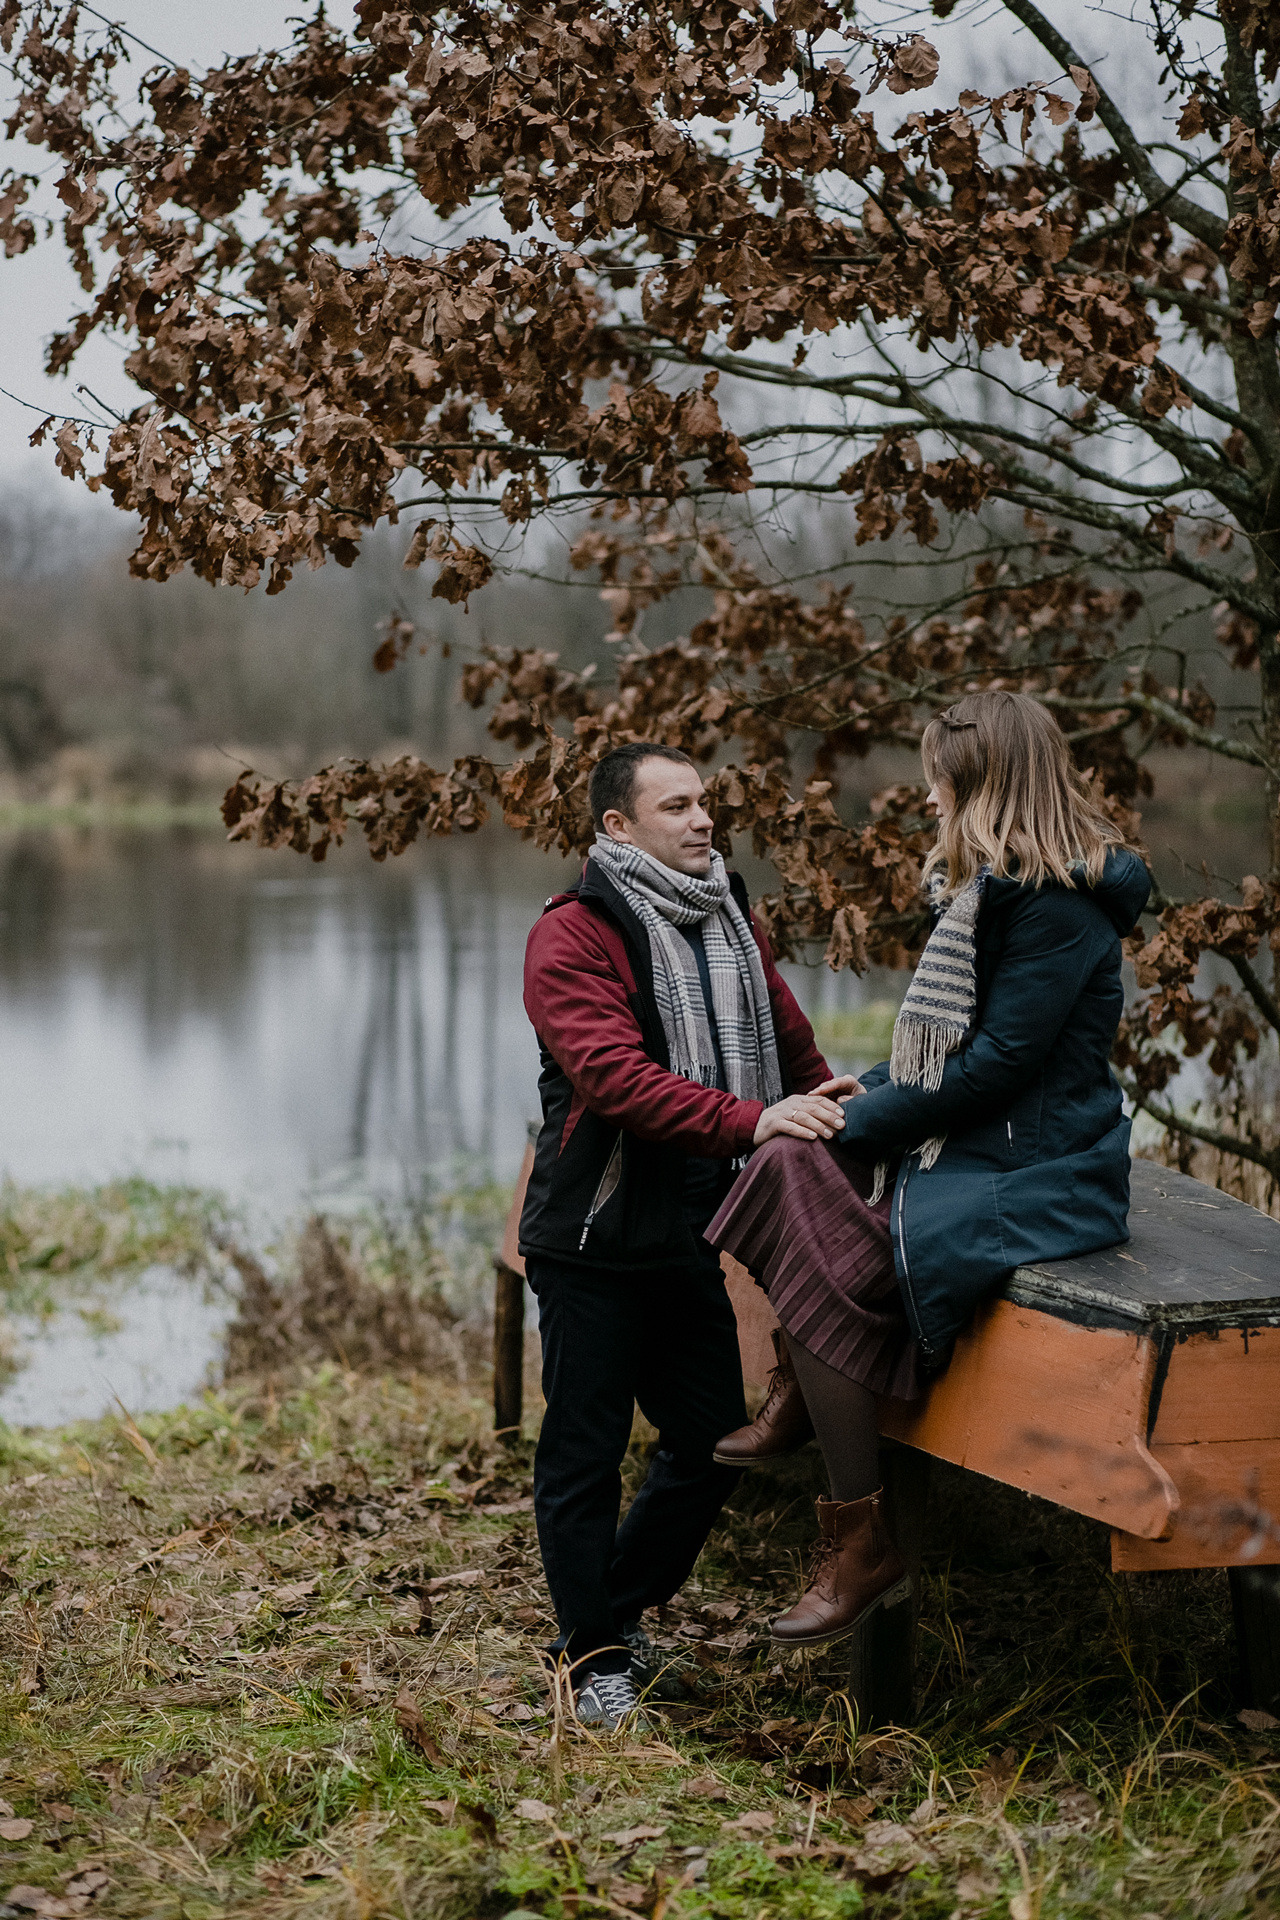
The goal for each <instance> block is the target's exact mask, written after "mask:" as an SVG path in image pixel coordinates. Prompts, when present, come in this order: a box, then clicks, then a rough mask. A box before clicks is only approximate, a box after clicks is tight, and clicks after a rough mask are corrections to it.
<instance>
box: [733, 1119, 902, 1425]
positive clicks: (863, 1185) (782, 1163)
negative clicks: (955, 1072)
mask: <svg viewBox="0 0 1280 1920" xmlns="http://www.w3.org/2000/svg"><path fill="white" fill-rule="evenodd" d="M874 1183H875V1170H874V1168H873V1167H872V1165H871V1164H870V1162H869V1161H867V1160H865V1159H863V1158H862V1157H861V1156H860V1155H859V1154H857V1153H855V1152H853V1151H852V1150H851V1149H849V1148H848V1147H838V1146H835V1145H833V1144H832V1143H831V1142H829V1141H824V1140H813V1141H810V1140H795V1139H789V1138H787V1137H786V1136H785V1135H776V1136H775V1137H774V1138H773V1139H772V1140H769V1141H766V1143H765V1145H764V1146H763V1147H761V1148H760V1150H759V1152H758V1153H755V1154H753V1155H752V1157H751V1160H750V1162H749V1164H748V1165H747V1167H746V1168H745V1169H744V1171H743V1172H742V1173H741V1174H740V1175H739V1176H738V1178H737V1180H736V1181H735V1182H734V1184H733V1186H732V1188H731V1189H730V1191H729V1194H728V1197H727V1198H726V1200H725V1202H724V1205H723V1206H722V1207H721V1208H720V1211H719V1213H717V1215H716V1217H715V1219H714V1220H713V1221H712V1222H711V1225H710V1226H709V1227H708V1228H707V1236H706V1237H707V1239H708V1240H709V1241H710V1242H711V1244H712V1246H713V1247H720V1248H722V1249H723V1250H724V1252H726V1253H731V1254H732V1255H733V1257H734V1259H735V1260H740V1261H741V1262H742V1264H743V1266H744V1267H745V1268H746V1269H747V1271H748V1273H750V1274H751V1276H752V1278H753V1279H754V1280H755V1281H756V1282H757V1284H758V1285H760V1286H762V1287H763V1288H764V1290H765V1292H766V1293H767V1294H768V1296H769V1299H770V1301H771V1302H772V1305H773V1310H774V1312H775V1313H776V1314H777V1316H778V1318H779V1320H780V1321H781V1322H782V1324H783V1326H784V1327H785V1328H786V1330H787V1332H788V1334H789V1335H791V1336H792V1337H793V1338H794V1339H795V1340H797V1341H798V1342H799V1344H800V1345H801V1346H802V1347H805V1348H807V1349H808V1351H809V1352H810V1353H812V1354H815V1355H816V1356H817V1358H818V1359H819V1360H825V1362H826V1364H827V1365H828V1366H829V1367H834V1368H835V1370H836V1372H837V1373H842V1374H844V1375H845V1377H846V1379H849V1380H856V1381H857V1382H858V1383H859V1385H861V1386H864V1387H867V1388H868V1389H869V1390H870V1391H871V1392H872V1393H875V1394H882V1395H884V1396H885V1397H886V1398H888V1399H892V1400H916V1399H918V1398H919V1397H920V1395H921V1393H922V1392H923V1391H924V1388H923V1385H922V1383H921V1379H920V1373H919V1366H918V1356H919V1350H918V1348H917V1346H916V1343H915V1341H914V1339H913V1338H912V1336H911V1331H910V1328H909V1327H908V1325H907V1316H906V1313H905V1312H904V1310H903V1305H902V1296H901V1294H900V1293H899V1292H898V1283H897V1279H896V1277H895V1275H894V1270H893V1246H892V1242H891V1241H890V1238H889V1214H890V1209H891V1207H892V1205H893V1178H892V1174H891V1175H890V1178H889V1179H888V1180H887V1181H886V1183H885V1191H884V1193H883V1194H882V1195H881V1196H880V1198H879V1200H877V1201H875V1202H874V1203H873V1201H872V1199H871V1190H872V1187H873V1185H874Z"/></svg>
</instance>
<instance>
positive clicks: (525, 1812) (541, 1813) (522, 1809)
mask: <svg viewBox="0 0 1280 1920" xmlns="http://www.w3.org/2000/svg"><path fill="white" fill-rule="evenodd" d="M515 1814H516V1819H517V1820H554V1818H555V1815H554V1814H553V1813H552V1811H551V1809H550V1807H549V1806H548V1805H547V1803H546V1801H545V1800H517V1801H516V1805H515Z"/></svg>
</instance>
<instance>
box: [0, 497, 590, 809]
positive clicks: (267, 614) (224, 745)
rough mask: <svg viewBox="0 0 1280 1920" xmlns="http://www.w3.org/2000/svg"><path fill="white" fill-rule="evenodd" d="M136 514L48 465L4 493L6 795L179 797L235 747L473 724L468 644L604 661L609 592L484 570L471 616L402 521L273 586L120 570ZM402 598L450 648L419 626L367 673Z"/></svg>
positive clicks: (265, 748)
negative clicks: (413, 547) (489, 578)
mask: <svg viewBox="0 0 1280 1920" xmlns="http://www.w3.org/2000/svg"><path fill="white" fill-rule="evenodd" d="M131 531H132V529H131V527H130V526H129V525H127V524H126V523H125V522H124V521H123V520H122V519H121V517H120V516H119V515H118V514H116V513H114V512H113V511H112V510H111V509H109V508H106V507H104V506H99V505H98V503H96V502H86V501H85V499H84V497H83V496H76V495H74V494H72V493H71V490H70V489H69V488H68V489H67V490H66V498H65V499H64V498H63V496H62V494H61V493H60V492H58V491H57V490H55V488H54V485H53V483H51V484H50V487H49V488H48V489H47V490H44V491H41V492H39V493H37V494H35V495H34V496H33V495H32V494H31V493H29V492H26V491H22V490H19V489H16V488H14V489H12V490H9V491H7V492H0V785H2V787H3V790H4V791H5V792H6V793H8V794H9V795H10V796H12V795H14V794H15V793H24V794H26V795H28V796H30V797H50V796H52V797H54V798H62V799H98V798H108V797H113V796H126V795H130V794H135V795H141V794H146V795H154V796H158V797H165V798H169V799H173V800H182V799H187V798H192V797H196V796H198V795H201V794H205V793H208V794H213V793H215V792H218V791H220V790H221V788H222V787H224V786H226V785H227V783H228V781H229V779H230V777H231V776H232V775H233V774H234V772H235V770H236V769H235V767H234V765H233V764H232V761H235V760H237V759H238V758H240V757H241V756H242V755H243V756H249V757H252V758H253V759H254V762H255V764H257V765H258V766H259V767H260V768H261V769H262V770H263V771H275V770H276V769H277V768H278V769H279V771H281V772H284V773H296V772H299V771H302V770H304V769H309V768H311V767H314V766H316V765H319V764H321V763H322V762H323V761H325V760H328V759H331V758H333V757H335V756H337V755H339V754H372V753H376V752H381V751H383V750H385V749H386V748H387V747H388V746H389V745H401V744H408V745H412V746H413V747H414V748H415V749H416V750H417V751H419V752H421V753H423V754H424V755H426V756H428V757H431V756H433V755H434V756H441V755H449V754H452V753H454V752H457V751H465V750H466V749H467V748H468V747H470V746H472V745H474V744H478V742H479V739H480V738H481V736H482V731H483V721H482V719H481V718H480V717H479V716H477V715H475V714H473V713H472V712H471V711H470V710H469V709H468V708H466V707H465V706H462V705H460V703H459V701H458V699H457V678H458V673H459V671H460V669H461V667H462V665H464V664H465V661H466V659H467V658H468V657H470V656H471V655H472V653H473V650H474V648H475V647H476V646H477V645H479V644H480V643H482V642H484V641H489V642H492V643H495V644H498V645H502V646H508V645H514V644H517V643H518V644H520V645H523V646H529V645H538V646H545V647H548V648H552V649H556V650H558V651H559V652H560V653H561V655H562V657H563V658H564V659H565V660H566V662H571V663H572V664H574V665H575V666H580V665H583V664H585V663H586V662H587V661H588V660H590V659H595V658H600V659H601V662H602V665H607V655H608V651H609V650H608V649H607V648H606V647H604V646H603V644H602V636H603V634H604V632H605V631H606V629H607V626H608V616H607V610H606V609H605V608H604V606H603V605H602V604H601V602H600V600H599V597H598V594H597V593H596V592H595V591H593V590H592V589H591V587H590V586H589V585H588V584H587V583H586V581H583V582H582V584H574V585H572V586H566V587H555V586H552V585H548V584H546V583H545V582H543V581H540V580H536V579H530V578H527V577H520V576H518V577H515V578H512V579H508V580H499V581H496V582H494V584H493V585H491V586H490V587H488V588H487V589H486V590H485V592H484V593H483V594H482V595H481V596H479V598H478V599H477V600H476V601H475V602H473V605H472V611H471V613H470V614H469V615H468V614H465V613H464V612H463V611H462V609H461V608H452V607H449V606H447V605H446V604H445V603H444V602H442V601H440V600H433V599H432V598H431V593H430V586H431V582H430V576H429V573H428V574H426V575H421V574H414V573H406V572H405V570H404V568H403V566H402V564H401V557H402V553H403V549H404V546H405V544H406V534H405V530H404V529H403V528H401V529H390V530H387V531H384V532H382V533H380V534H378V535H374V536H372V537H371V538H370V540H369V541H368V543H367V546H366V549H365V552H364V553H363V554H362V556H361V558H360V559H359V560H358V561H357V563H356V565H355V566H354V567H353V568H351V569H350V570H349V571H346V570H343V569H342V568H339V567H336V566H332V565H331V566H328V567H326V568H325V569H324V570H323V571H322V572H320V573H315V574H308V573H305V572H304V573H301V574H299V575H298V576H297V577H296V578H295V579H294V581H293V583H292V584H291V585H290V587H289V588H288V590H287V592H285V593H283V594H280V595H277V596H276V597H275V598H273V599H268V598H267V596H266V595H265V594H264V593H263V592H261V591H260V590H258V591H254V592H251V593H248V594H246V593H243V592H241V591H240V590H238V589H232V588H216V589H215V588H210V587H208V586H205V585H204V584H202V583H201V582H199V581H197V580H194V579H191V578H188V577H182V578H179V579H176V580H171V581H169V582H167V583H166V584H164V585H162V586H157V585H154V584H152V583H149V582H145V581H138V580H133V579H131V578H130V576H129V570H128V553H129V549H130V546H131V544H132V541H131V539H130V533H131ZM557 547H558V550H556V551H552V552H549V553H546V554H544V555H543V556H542V563H543V568H544V570H545V571H546V572H547V573H549V574H551V575H560V576H568V574H569V572H570V569H569V566H568V559H567V542H566V543H565V545H564V546H563V547H559V546H558V543H557ZM530 564H531V565H532V566H537V565H538V562H537V561H534V562H531V563H530ZM397 610H399V611H401V612H403V613H405V614H407V615H408V617H409V618H410V619H412V620H413V621H414V623H415V624H416V625H417V627H418V628H419V631H420V633H421V634H422V635H423V636H424V637H429V638H430V639H431V640H432V641H433V642H438V643H443V644H444V645H447V647H448V653H447V655H446V653H444V652H443V651H442V644H430V645H428V648H427V651H426V653H425V655H424V654H422V653H420V652H418V651H417V650H416V649H414V650H411V651H410V653H409V655H408V657H407V658H406V659H405V660H404V661H403V663H402V664H401V665H400V666H399V667H397V668H396V669H395V671H394V672H391V673H386V674H380V673H378V672H376V671H375V670H374V667H373V664H372V658H373V654H374V651H375V649H376V648H377V645H378V642H379V637H380V636H379V626H380V623H382V622H384V621H385V620H386V619H387V617H388V616H389V615H390V614H392V613H393V612H395V611H397ZM227 755H230V759H228V758H227V757H226V756H227Z"/></svg>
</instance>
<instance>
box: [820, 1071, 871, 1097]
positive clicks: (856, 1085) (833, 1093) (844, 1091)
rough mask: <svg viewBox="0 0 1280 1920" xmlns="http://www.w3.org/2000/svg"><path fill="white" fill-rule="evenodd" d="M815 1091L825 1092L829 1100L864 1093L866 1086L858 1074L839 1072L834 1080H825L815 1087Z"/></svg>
mask: <svg viewBox="0 0 1280 1920" xmlns="http://www.w3.org/2000/svg"><path fill="white" fill-rule="evenodd" d="M813 1091H814V1092H815V1093H825V1094H826V1096H827V1098H828V1100H845V1099H849V1098H851V1097H852V1096H853V1095H854V1094H856V1093H862V1092H863V1091H864V1088H863V1085H862V1082H861V1081H860V1080H859V1079H858V1077H857V1075H856V1074H853V1073H839V1074H837V1075H836V1077H835V1079H834V1080H824V1081H823V1083H822V1085H821V1086H820V1087H815V1088H814V1089H813Z"/></svg>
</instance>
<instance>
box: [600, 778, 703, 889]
mask: <svg viewBox="0 0 1280 1920" xmlns="http://www.w3.org/2000/svg"><path fill="white" fill-rule="evenodd" d="M631 816H632V817H631V818H630V819H628V817H627V816H626V814H624V813H619V812H618V810H617V808H616V807H611V808H610V809H609V811H608V813H606V814H605V816H604V830H605V832H606V833H607V834H608V836H609V838H610V839H611V840H621V841H623V842H624V843H625V844H626V845H627V846H630V847H639V848H640V851H641V852H642V853H647V854H650V855H651V856H652V857H653V859H655V860H661V862H662V864H663V866H664V867H672V868H674V870H675V872H676V873H689V874H693V875H695V876H697V877H698V878H705V876H706V875H707V874H708V873H710V871H711V815H710V814H709V813H708V812H707V809H706V808H705V807H704V806H703V804H702V779H701V776H700V775H699V773H698V771H697V768H696V767H682V766H681V765H680V763H679V762H678V761H676V760H642V761H641V762H640V765H639V766H638V767H637V768H636V785H635V793H634V795H633V796H632V801H631Z"/></svg>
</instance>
